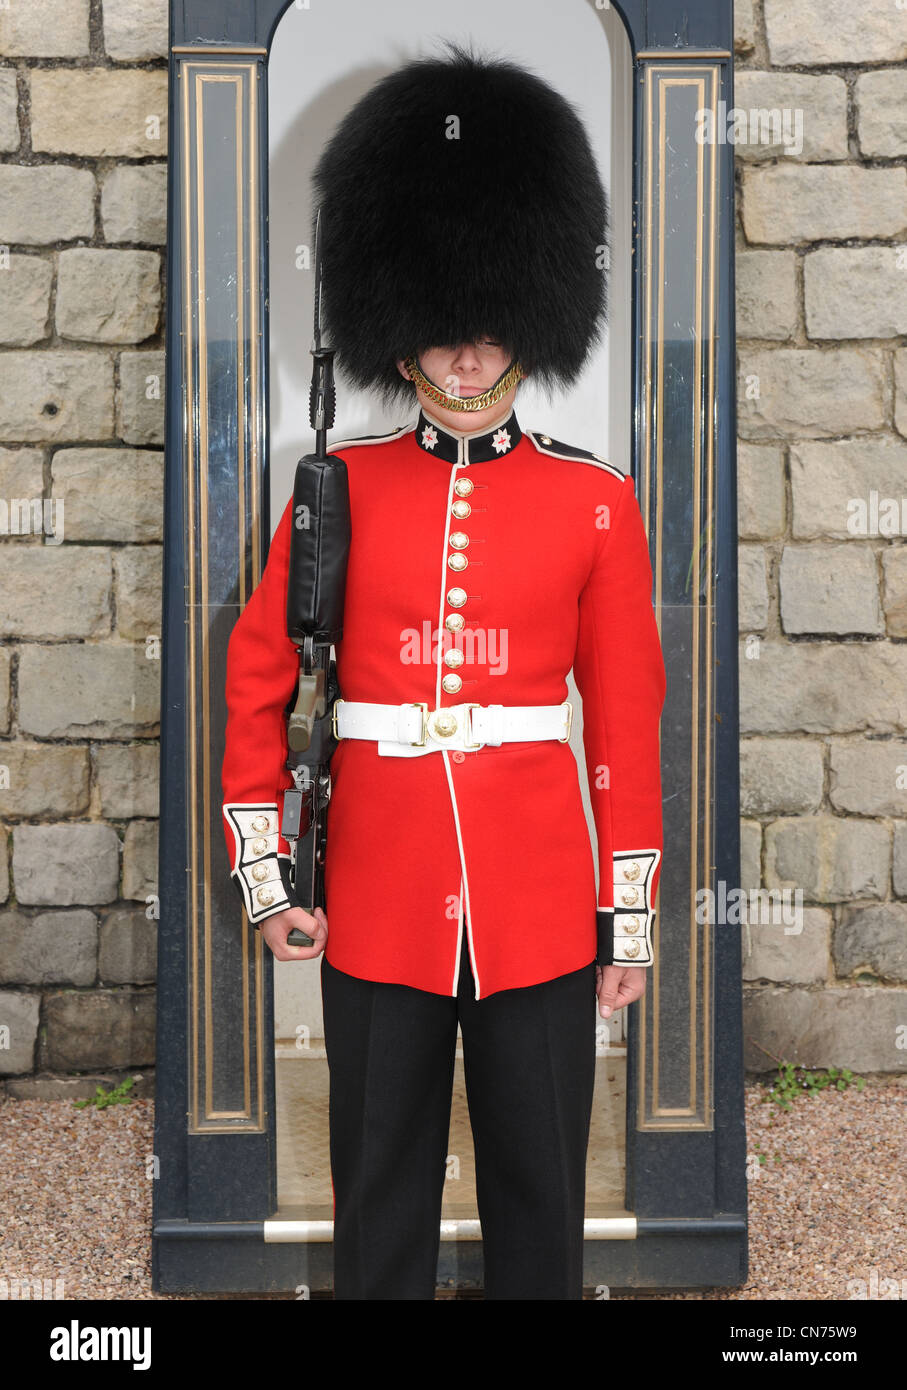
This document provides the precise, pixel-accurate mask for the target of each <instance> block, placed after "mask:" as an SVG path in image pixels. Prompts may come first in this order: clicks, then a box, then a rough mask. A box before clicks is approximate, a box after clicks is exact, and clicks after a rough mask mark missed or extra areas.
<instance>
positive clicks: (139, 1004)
mask: <svg viewBox="0 0 907 1390" xmlns="http://www.w3.org/2000/svg"><path fill="white" fill-rule="evenodd" d="M44 1023H45V1029H46V1041H45V1042H44V1045H43V1046H42V1048H41V1049H40V1065H41V1067H42V1069H46V1070H49V1071H89V1070H93V1069H95V1068H99V1067H100V1068H105V1069H106V1068H110V1067H141V1066H150V1065H152V1064H153V1062H154V1029H155V1004H154V991H153V990H133V989H122V990H71V991H65V992H64V991H61V992H59V993H54V994H48V995H45V1001H44Z"/></svg>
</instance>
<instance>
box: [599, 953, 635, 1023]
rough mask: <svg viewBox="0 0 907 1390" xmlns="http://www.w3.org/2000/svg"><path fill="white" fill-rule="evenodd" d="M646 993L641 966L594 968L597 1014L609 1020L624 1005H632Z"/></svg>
mask: <svg viewBox="0 0 907 1390" xmlns="http://www.w3.org/2000/svg"><path fill="white" fill-rule="evenodd" d="M645 992H646V970H645V966H642V965H606V966H605V968H604V969H602V967H601V966H600V965H597V966H596V967H595V993H596V994H597V995H598V1012H599V1013H600V1014H601V1016H602V1018H610V1017H611V1015H612V1014H616V1013H617V1011H618V1009H622V1008H623V1007H624V1005H626V1004H632V1003H633V1000H634V999H639V998H640V997H641V996H642V995H643V994H645Z"/></svg>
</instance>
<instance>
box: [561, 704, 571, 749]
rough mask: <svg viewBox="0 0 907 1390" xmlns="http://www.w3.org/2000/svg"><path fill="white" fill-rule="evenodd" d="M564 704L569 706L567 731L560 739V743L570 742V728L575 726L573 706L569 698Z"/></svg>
mask: <svg viewBox="0 0 907 1390" xmlns="http://www.w3.org/2000/svg"><path fill="white" fill-rule="evenodd" d="M564 704H565V705H566V706H567V732H566V733H565V734H564V737H563V738H559V739H558V743H569V742H570V730H571V729H572V728H573V706H572V705H571V703H570V701H569V700H565V701H564Z"/></svg>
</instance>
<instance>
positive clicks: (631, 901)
mask: <svg viewBox="0 0 907 1390" xmlns="http://www.w3.org/2000/svg"><path fill="white" fill-rule="evenodd" d="M620 900H621V902H622V903H623V904H624V906H625V907H634V906H635V905H636V903H638V902H639V889H638V888H624V890H623V891H622V893H621V895H620Z"/></svg>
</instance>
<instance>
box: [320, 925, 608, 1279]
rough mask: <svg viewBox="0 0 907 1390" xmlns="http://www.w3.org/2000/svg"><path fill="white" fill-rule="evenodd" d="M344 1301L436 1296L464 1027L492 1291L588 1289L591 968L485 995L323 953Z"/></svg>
mask: <svg viewBox="0 0 907 1390" xmlns="http://www.w3.org/2000/svg"><path fill="white" fill-rule="evenodd" d="M321 990H322V1000H323V1004H324V1033H325V1048H326V1051H327V1057H328V1067H329V1070H330V1144H331V1175H332V1181H333V1186H334V1203H335V1212H334V1297H335V1298H337V1299H433V1298H434V1296H435V1283H436V1278H437V1267H438V1254H439V1243H440V1221H441V1199H442V1193H443V1189H444V1181H445V1171H446V1159H447V1145H448V1137H449V1131H450V1107H451V1095H452V1087H453V1074H454V1058H455V1050H456V1039H457V1022H458V1021H459V1024H460V1028H461V1031H462V1035H463V1062H464V1072H465V1080H466V1093H467V1099H468V1102H469V1118H470V1124H471V1126H472V1133H473V1142H474V1147H475V1157H476V1191H477V1199H478V1208H479V1217H480V1220H481V1225H482V1243H483V1252H484V1263H485V1276H484V1282H485V1297H486V1299H488V1298H491V1299H581V1298H582V1288H583V1213H584V1205H585V1182H586V1152H587V1148H588V1143H589V1123H590V1117H591V1113H592V1093H593V1086H594V1080H595V1020H596V1014H595V1010H594V991H595V963H594V961H593V962H590V963H589V965H587V966H584V967H583V968H582V969H581V970H576V971H574V972H572V973H571V974H569V975H561V976H560V977H558V978H557V979H554V980H548V981H546V982H545V983H543V984H540V985H532V986H529V987H527V988H525V989H510V990H502V991H501V992H499V993H497V994H492V995H491V996H490V997H489V998H488V999H480V1000H476V998H475V985H474V982H473V977H472V970H471V967H470V963H469V951H468V949H467V942H466V939H465V936H464V940H463V948H462V959H461V970H460V978H459V983H458V992H457V997H456V998H453V997H452V996H451V997H449V998H448V997H446V996H444V995H439V994H431V993H428V992H427V991H425V990H418V989H411V988H410V987H409V986H408V985H396V984H382V983H378V982H375V981H372V980H360V979H358V978H356V977H355V976H353V975H347V974H345V973H344V972H343V971H340V970H336V969H335V968H334V967H333V966H332V965H330V964H329V963H328V961H327V960H326V959H325V958H324V957H322V964H321Z"/></svg>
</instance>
